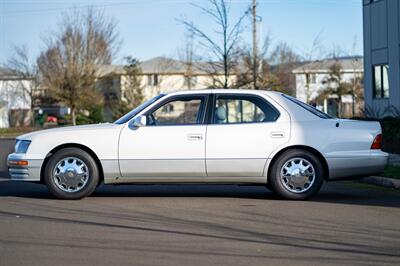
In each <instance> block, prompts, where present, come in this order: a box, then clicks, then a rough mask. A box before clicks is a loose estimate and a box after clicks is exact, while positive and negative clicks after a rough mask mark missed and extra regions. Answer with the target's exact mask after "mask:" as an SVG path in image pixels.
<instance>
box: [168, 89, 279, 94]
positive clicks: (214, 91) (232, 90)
mask: <svg viewBox="0 0 400 266" xmlns="http://www.w3.org/2000/svg"><path fill="white" fill-rule="evenodd" d="M210 93H231V94H240V93H249V94H259V93H265V94H281V92H277V91H267V90H249V89H196V90H183V91H182V90H181V91H172V92H168V93H165V94H166V95H185V94H210Z"/></svg>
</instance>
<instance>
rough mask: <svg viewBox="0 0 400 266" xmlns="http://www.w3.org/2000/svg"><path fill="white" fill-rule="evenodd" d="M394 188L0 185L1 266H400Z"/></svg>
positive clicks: (399, 213) (398, 202)
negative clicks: (306, 193)
mask: <svg viewBox="0 0 400 266" xmlns="http://www.w3.org/2000/svg"><path fill="white" fill-rule="evenodd" d="M399 207H400V193H399V192H396V191H394V190H389V189H381V188H376V187H372V186H368V185H359V184H356V183H352V182H338V183H328V184H325V185H324V187H323V190H322V191H321V193H320V194H319V195H318V196H317V197H316V198H314V199H313V200H311V201H282V200H278V199H276V198H275V197H274V195H273V194H272V193H270V192H269V191H268V190H267V189H265V188H262V187H251V186H248V187H239V186H193V185H182V186H173V185H170V186H101V187H99V188H98V190H97V191H96V192H95V194H94V195H93V196H92V197H89V198H87V199H84V200H81V201H61V200H54V199H51V198H50V195H49V193H48V191H47V189H46V188H45V187H44V186H42V185H36V184H27V183H14V182H10V181H2V182H0V265H294V264H295V265H323V264H324V265H328V264H330V265H385V264H387V265H395V264H397V265H400V208H399Z"/></svg>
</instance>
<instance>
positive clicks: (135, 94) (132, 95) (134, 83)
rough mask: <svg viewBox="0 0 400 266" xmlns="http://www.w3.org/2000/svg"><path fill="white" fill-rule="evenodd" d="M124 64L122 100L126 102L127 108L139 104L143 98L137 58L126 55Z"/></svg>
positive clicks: (140, 71)
mask: <svg viewBox="0 0 400 266" xmlns="http://www.w3.org/2000/svg"><path fill="white" fill-rule="evenodd" d="M126 61H127V64H126V65H125V66H124V70H125V79H124V82H123V88H124V89H123V91H122V100H123V101H125V102H126V103H127V106H128V108H129V109H132V108H134V107H137V106H139V105H140V104H141V103H142V102H143V99H144V95H143V88H142V86H141V73H142V70H141V68H140V63H139V61H138V60H137V59H135V58H132V57H130V56H128V57H127V58H126Z"/></svg>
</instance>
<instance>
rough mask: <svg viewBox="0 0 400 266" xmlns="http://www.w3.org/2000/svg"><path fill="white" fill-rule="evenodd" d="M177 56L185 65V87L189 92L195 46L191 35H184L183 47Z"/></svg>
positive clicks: (193, 69) (191, 81)
mask: <svg viewBox="0 0 400 266" xmlns="http://www.w3.org/2000/svg"><path fill="white" fill-rule="evenodd" d="M178 56H179V58H180V60H181V61H182V62H183V63H184V65H185V74H184V75H185V77H184V78H185V85H186V87H187V89H188V90H191V89H192V87H193V78H194V71H195V67H194V61H195V45H194V36H193V33H191V32H187V33H186V34H185V46H184V48H183V49H181V50H179V51H178Z"/></svg>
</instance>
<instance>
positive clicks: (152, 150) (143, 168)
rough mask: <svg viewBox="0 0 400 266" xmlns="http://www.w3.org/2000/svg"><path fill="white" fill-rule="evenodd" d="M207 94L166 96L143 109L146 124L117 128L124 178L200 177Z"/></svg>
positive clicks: (203, 161) (203, 150) (203, 165)
mask: <svg viewBox="0 0 400 266" xmlns="http://www.w3.org/2000/svg"><path fill="white" fill-rule="evenodd" d="M207 98H208V96H207V95H205V94H199V95H180V96H172V97H167V98H166V99H164V100H162V102H161V103H160V104H157V105H156V106H155V107H153V108H151V109H150V110H149V111H147V112H146V113H145V116H146V117H147V119H146V120H147V125H146V126H142V127H134V126H132V125H131V124H127V125H126V126H125V127H124V129H123V130H122V131H121V135H120V142H119V165H120V171H121V175H122V176H123V177H128V178H137V179H140V178H143V177H158V178H163V177H168V179H167V180H170V181H174V180H175V179H179V177H203V176H205V175H206V171H205V132H206V126H205V124H204V117H205V106H206V103H207Z"/></svg>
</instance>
